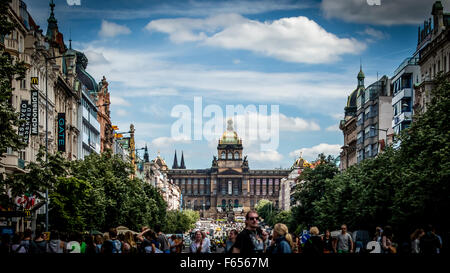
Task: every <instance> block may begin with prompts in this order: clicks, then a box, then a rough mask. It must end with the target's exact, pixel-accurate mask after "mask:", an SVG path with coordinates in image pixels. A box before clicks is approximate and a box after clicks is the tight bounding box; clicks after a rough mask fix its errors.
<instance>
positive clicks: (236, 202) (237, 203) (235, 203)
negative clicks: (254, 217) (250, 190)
mask: <svg viewBox="0 0 450 273" xmlns="http://www.w3.org/2000/svg"><path fill="white" fill-rule="evenodd" d="M234 207H235V208H237V207H239V200H237V199H234Z"/></svg>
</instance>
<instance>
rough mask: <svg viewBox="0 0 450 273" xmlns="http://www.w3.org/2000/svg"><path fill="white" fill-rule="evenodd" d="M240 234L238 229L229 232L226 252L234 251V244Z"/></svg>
mask: <svg viewBox="0 0 450 273" xmlns="http://www.w3.org/2000/svg"><path fill="white" fill-rule="evenodd" d="M237 235H238V232H237V230H236V229H232V230H230V232H229V233H228V239H227V241H226V244H225V253H232V251H233V249H232V248H233V245H234V243H235V242H236V237H237Z"/></svg>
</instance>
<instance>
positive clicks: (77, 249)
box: [66, 232, 81, 253]
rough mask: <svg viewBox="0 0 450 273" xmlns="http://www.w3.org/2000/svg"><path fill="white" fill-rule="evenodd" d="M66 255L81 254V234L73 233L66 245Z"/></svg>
mask: <svg viewBox="0 0 450 273" xmlns="http://www.w3.org/2000/svg"><path fill="white" fill-rule="evenodd" d="M66 253H81V245H80V234H78V233H75V232H72V233H71V234H70V235H69V242H68V243H67V244H66Z"/></svg>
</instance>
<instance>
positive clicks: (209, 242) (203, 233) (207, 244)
mask: <svg viewBox="0 0 450 273" xmlns="http://www.w3.org/2000/svg"><path fill="white" fill-rule="evenodd" d="M202 238H203V240H205V247H207V248H208V249H209V250H211V240H210V239H209V238H208V236H206V233H205V231H204V230H202ZM210 252H211V251H210Z"/></svg>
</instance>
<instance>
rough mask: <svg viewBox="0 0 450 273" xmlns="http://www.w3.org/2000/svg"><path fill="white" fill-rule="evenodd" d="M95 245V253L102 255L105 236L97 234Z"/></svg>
mask: <svg viewBox="0 0 450 273" xmlns="http://www.w3.org/2000/svg"><path fill="white" fill-rule="evenodd" d="M94 243H95V253H97V254H98V253H102V245H103V236H102V235H100V234H96V235H95V238H94Z"/></svg>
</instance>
